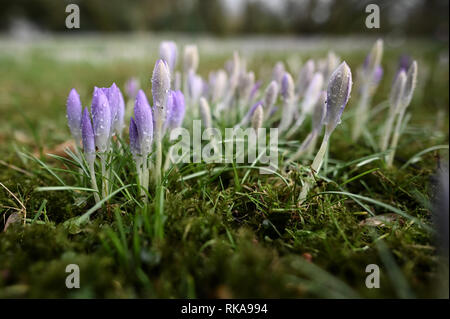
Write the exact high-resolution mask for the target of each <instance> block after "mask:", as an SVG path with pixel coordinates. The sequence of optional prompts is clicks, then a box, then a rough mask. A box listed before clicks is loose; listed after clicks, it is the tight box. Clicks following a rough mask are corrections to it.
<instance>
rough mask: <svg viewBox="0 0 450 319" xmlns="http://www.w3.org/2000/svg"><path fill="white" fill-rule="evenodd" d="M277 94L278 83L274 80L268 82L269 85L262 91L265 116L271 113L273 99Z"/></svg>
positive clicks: (275, 98)
mask: <svg viewBox="0 0 450 319" xmlns="http://www.w3.org/2000/svg"><path fill="white" fill-rule="evenodd" d="M277 96H278V84H277V82H276V81H272V82H270V84H269V86H268V87H267V88H266V91H265V93H264V100H263V105H264V108H265V109H266V118H268V117H269V115H270V113H272V109H273V107H274V104H275V101H276V100H277Z"/></svg>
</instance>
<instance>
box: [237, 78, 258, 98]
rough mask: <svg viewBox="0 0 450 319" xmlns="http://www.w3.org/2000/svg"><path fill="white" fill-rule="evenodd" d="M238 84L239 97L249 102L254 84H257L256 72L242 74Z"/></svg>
mask: <svg viewBox="0 0 450 319" xmlns="http://www.w3.org/2000/svg"><path fill="white" fill-rule="evenodd" d="M239 82H240V83H239V85H238V92H239V98H240V99H241V100H242V101H244V102H247V100H248V99H249V97H250V93H251V92H252V88H253V85H254V84H255V74H254V73H253V72H248V73H244V74H242V76H241V78H240V81H239Z"/></svg>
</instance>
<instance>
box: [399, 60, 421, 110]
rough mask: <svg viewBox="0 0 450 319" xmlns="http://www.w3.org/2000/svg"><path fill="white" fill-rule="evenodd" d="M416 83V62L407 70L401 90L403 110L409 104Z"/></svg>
mask: <svg viewBox="0 0 450 319" xmlns="http://www.w3.org/2000/svg"><path fill="white" fill-rule="evenodd" d="M416 83H417V62H416V61H414V62H413V63H412V64H411V66H410V67H409V69H408V74H406V83H405V89H404V90H403V94H402V98H401V105H402V108H403V110H404V109H406V108H407V107H408V106H409V104H410V103H411V99H412V96H413V93H414V90H415V88H416ZM399 111H402V110H399Z"/></svg>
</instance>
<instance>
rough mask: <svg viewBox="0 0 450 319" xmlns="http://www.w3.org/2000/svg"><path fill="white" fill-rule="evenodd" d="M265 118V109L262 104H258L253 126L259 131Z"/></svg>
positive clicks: (254, 113)
mask: <svg viewBox="0 0 450 319" xmlns="http://www.w3.org/2000/svg"><path fill="white" fill-rule="evenodd" d="M263 118H264V110H263V108H262V106H261V104H258V105H257V107H256V109H255V111H254V112H253V116H252V127H253V129H254V130H255V131H256V132H257V131H258V129H259V128H261V126H262V122H263Z"/></svg>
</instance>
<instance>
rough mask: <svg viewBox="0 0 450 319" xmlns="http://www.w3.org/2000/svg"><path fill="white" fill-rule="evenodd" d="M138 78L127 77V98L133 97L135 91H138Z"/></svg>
mask: <svg viewBox="0 0 450 319" xmlns="http://www.w3.org/2000/svg"><path fill="white" fill-rule="evenodd" d="M139 87H140V84H139V80H138V79H136V78H129V79H128V81H127V83H125V93H126V94H127V96H128V98H130V99H133V100H134V99H135V98H136V95H137V92H138V91H139Z"/></svg>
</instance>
